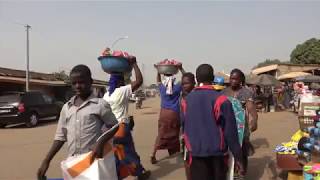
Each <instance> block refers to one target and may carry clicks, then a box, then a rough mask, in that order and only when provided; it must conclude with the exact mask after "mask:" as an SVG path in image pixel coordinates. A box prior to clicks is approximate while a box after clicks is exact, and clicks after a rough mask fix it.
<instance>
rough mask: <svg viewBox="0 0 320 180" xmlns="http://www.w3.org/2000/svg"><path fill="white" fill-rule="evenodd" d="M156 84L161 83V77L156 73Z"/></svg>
mask: <svg viewBox="0 0 320 180" xmlns="http://www.w3.org/2000/svg"><path fill="white" fill-rule="evenodd" d="M157 83H161V75H160V74H159V73H157Z"/></svg>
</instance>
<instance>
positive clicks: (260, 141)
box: [251, 138, 270, 149]
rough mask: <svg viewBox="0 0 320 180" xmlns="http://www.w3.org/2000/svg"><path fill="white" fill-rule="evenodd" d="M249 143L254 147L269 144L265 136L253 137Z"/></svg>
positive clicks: (265, 146)
mask: <svg viewBox="0 0 320 180" xmlns="http://www.w3.org/2000/svg"><path fill="white" fill-rule="evenodd" d="M251 143H252V145H253V147H254V148H255V149H258V148H269V147H270V144H269V142H268V140H267V139H266V138H257V139H253V140H251Z"/></svg>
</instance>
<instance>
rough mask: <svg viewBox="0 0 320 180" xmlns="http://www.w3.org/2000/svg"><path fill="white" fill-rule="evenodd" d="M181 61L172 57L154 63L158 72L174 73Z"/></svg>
mask: <svg viewBox="0 0 320 180" xmlns="http://www.w3.org/2000/svg"><path fill="white" fill-rule="evenodd" d="M180 65H181V63H180V62H178V61H176V60H174V59H165V60H163V61H161V62H159V63H157V64H156V68H157V70H158V73H159V74H176V73H177V72H178V66H180Z"/></svg>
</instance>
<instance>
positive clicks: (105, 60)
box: [98, 56, 132, 73]
mask: <svg viewBox="0 0 320 180" xmlns="http://www.w3.org/2000/svg"><path fill="white" fill-rule="evenodd" d="M98 60H99V61H100V64H101V67H102V69H103V71H105V72H106V73H114V72H115V73H124V72H129V71H131V69H132V68H131V66H130V65H129V62H128V60H127V59H126V58H124V57H118V56H100V57H98Z"/></svg>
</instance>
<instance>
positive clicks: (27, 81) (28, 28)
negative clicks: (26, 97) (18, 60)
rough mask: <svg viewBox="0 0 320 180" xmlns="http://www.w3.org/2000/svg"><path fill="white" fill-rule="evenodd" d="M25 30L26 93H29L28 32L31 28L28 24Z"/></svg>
mask: <svg viewBox="0 0 320 180" xmlns="http://www.w3.org/2000/svg"><path fill="white" fill-rule="evenodd" d="M24 27H25V28H26V31H27V67H26V91H27V92H28V91H29V81H30V77H29V30H30V28H31V26H30V25H29V24H26V25H25V26H24Z"/></svg>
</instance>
